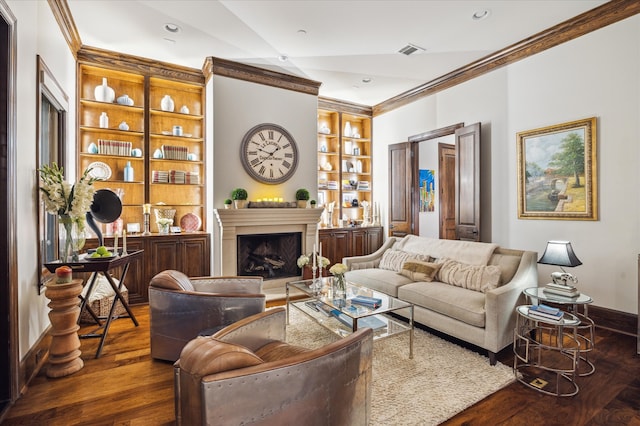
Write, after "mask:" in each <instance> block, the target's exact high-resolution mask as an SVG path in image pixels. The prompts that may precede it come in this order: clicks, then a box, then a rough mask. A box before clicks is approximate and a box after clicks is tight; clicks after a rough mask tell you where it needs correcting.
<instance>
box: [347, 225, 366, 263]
mask: <svg viewBox="0 0 640 426" xmlns="http://www.w3.org/2000/svg"><path fill="white" fill-rule="evenodd" d="M365 254H369V253H367V231H366V230H365V229H354V230H353V231H351V254H350V255H351V256H364V255H365Z"/></svg>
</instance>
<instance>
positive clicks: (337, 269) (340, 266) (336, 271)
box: [329, 263, 349, 276]
mask: <svg viewBox="0 0 640 426" xmlns="http://www.w3.org/2000/svg"><path fill="white" fill-rule="evenodd" d="M348 270H349V268H348V267H347V265H345V264H344V263H336V264H335V265H333V266H332V267H331V268H329V272H331V273H332V274H333V275H336V276H338V275H344V274H345V272H347V271H348Z"/></svg>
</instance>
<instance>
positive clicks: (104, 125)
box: [100, 112, 109, 129]
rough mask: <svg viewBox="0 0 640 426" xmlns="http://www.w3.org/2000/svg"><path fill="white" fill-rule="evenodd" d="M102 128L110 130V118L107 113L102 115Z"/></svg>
mask: <svg viewBox="0 0 640 426" xmlns="http://www.w3.org/2000/svg"><path fill="white" fill-rule="evenodd" d="M100 128H101V129H108V128H109V116H108V115H107V113H106V112H103V113H102V114H100Z"/></svg>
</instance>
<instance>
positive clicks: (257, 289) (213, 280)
mask: <svg viewBox="0 0 640 426" xmlns="http://www.w3.org/2000/svg"><path fill="white" fill-rule="evenodd" d="M191 283H192V284H193V288H195V289H196V290H197V291H202V292H205V293H249V294H251V293H253V294H259V293H262V277H241V276H233V277H196V278H191Z"/></svg>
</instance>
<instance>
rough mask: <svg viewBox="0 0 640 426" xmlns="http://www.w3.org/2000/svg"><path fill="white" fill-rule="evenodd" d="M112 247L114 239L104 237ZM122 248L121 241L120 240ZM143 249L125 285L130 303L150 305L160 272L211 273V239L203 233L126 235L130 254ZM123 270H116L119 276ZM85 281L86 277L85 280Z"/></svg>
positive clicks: (93, 243) (89, 244)
mask: <svg viewBox="0 0 640 426" xmlns="http://www.w3.org/2000/svg"><path fill="white" fill-rule="evenodd" d="M105 244H106V245H108V246H111V247H112V246H113V238H111V237H109V238H105ZM118 244H119V245H120V246H121V244H122V239H120V241H119V243H118ZM97 245H98V240H97V239H96V238H91V239H89V240H87V243H86V244H85V248H96V247H97ZM133 250H144V253H143V254H142V257H141V258H139V259H136V260H134V261H133V262H131V264H130V266H129V272H128V273H127V281H126V286H127V290H128V291H129V303H131V304H139V303H147V302H149V281H150V280H151V278H153V276H154V275H156V274H157V273H159V272H162V271H164V270H166V269H175V270H177V271H180V272H183V273H184V274H185V275H187V276H189V277H203V276H208V275H210V274H211V261H210V260H211V237H210V235H209V234H206V233H203V232H195V233H189V234H171V235H151V236H127V251H133ZM119 273H120V271H115V274H114V275H115V276H116V277H117V276H118V274H119ZM84 278H86V277H84Z"/></svg>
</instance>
